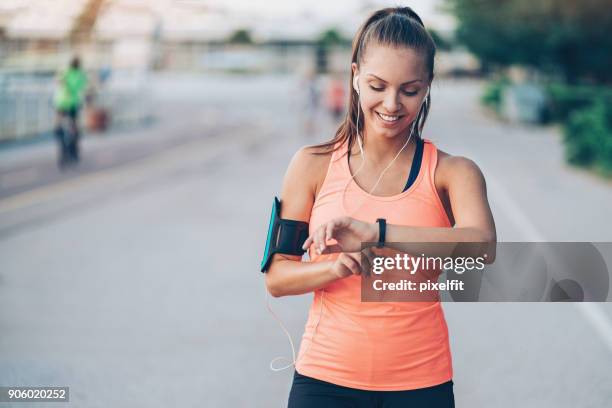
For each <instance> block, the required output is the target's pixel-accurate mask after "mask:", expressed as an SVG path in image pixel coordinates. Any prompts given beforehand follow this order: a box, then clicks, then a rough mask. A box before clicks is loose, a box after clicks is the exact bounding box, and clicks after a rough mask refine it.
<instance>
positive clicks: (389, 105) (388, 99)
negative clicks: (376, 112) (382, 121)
mask: <svg viewBox="0 0 612 408" xmlns="http://www.w3.org/2000/svg"><path fill="white" fill-rule="evenodd" d="M383 108H385V110H386V111H387V112H386V113H394V112H397V111H398V110H399V108H400V105H399V101H398V95H397V92H395V91H389V92H387V94H386V95H385V99H384V100H383Z"/></svg>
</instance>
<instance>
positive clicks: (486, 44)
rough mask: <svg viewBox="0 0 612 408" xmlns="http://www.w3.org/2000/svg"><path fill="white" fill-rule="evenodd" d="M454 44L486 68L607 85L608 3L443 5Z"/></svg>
mask: <svg viewBox="0 0 612 408" xmlns="http://www.w3.org/2000/svg"><path fill="white" fill-rule="evenodd" d="M447 2H448V3H449V8H450V9H451V10H452V12H453V13H454V14H455V15H456V16H457V20H458V27H457V40H458V41H459V42H462V43H464V44H465V45H467V47H468V48H469V49H470V50H471V51H472V52H473V53H474V54H476V55H477V56H478V57H479V58H480V59H481V60H482V62H483V63H484V64H485V65H501V66H508V65H511V64H519V65H527V66H531V67H534V68H537V69H539V70H540V71H542V72H546V73H551V74H555V75H562V76H563V77H564V78H565V80H566V81H568V82H578V81H579V80H590V81H595V82H598V83H612V71H611V70H610V69H609V67H610V66H612V36H611V35H609V28H610V27H612V13H610V3H609V0H583V1H576V0H542V1H533V0H498V1H493V0H447Z"/></svg>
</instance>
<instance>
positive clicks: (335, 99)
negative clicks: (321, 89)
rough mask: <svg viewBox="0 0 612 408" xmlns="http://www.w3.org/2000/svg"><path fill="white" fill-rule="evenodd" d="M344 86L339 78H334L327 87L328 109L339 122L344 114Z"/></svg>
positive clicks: (335, 120)
mask: <svg viewBox="0 0 612 408" xmlns="http://www.w3.org/2000/svg"><path fill="white" fill-rule="evenodd" d="M344 95H345V94H344V84H343V83H342V81H340V79H339V78H337V77H333V78H331V79H330V81H329V83H328V85H327V108H328V109H329V112H330V113H331V115H332V117H333V118H334V122H336V123H337V122H339V121H340V119H341V118H342V115H343V114H344V97H345V96H344Z"/></svg>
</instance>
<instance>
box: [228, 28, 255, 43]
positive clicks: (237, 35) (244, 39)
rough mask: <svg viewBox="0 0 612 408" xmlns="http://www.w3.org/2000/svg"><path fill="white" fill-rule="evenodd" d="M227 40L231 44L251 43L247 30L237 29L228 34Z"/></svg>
mask: <svg viewBox="0 0 612 408" xmlns="http://www.w3.org/2000/svg"><path fill="white" fill-rule="evenodd" d="M228 42H230V43H232V44H253V39H252V38H251V33H250V31H249V30H245V29H239V30H236V31H234V32H233V33H232V35H230V37H229V39H228Z"/></svg>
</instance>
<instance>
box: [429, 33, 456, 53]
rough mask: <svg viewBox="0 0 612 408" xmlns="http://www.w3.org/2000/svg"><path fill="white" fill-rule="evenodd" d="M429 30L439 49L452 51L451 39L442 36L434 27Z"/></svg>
mask: <svg viewBox="0 0 612 408" xmlns="http://www.w3.org/2000/svg"><path fill="white" fill-rule="evenodd" d="M427 31H429V34H430V35H431V38H433V40H434V42H435V43H436V49H437V50H438V51H450V50H451V49H452V48H453V46H452V44H451V41H449V40H447V39H445V38H444V37H442V36H441V35H440V33H438V32H437V31H436V30H434V29H433V28H428V29H427Z"/></svg>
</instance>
